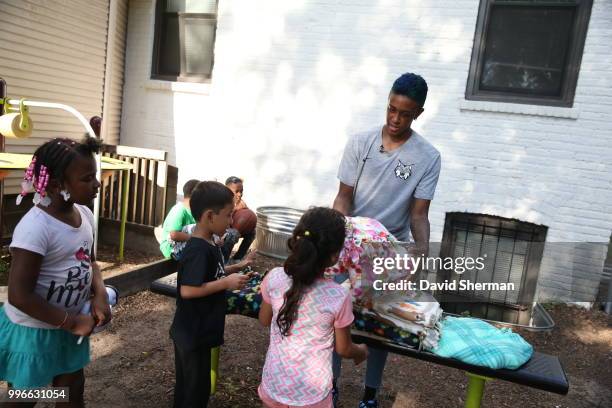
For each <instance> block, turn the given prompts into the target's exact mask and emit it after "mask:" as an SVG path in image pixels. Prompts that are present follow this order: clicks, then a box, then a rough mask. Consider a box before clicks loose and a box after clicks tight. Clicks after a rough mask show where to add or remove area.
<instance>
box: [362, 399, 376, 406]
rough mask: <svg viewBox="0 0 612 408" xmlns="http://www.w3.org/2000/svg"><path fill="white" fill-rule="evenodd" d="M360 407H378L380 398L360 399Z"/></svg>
mask: <svg viewBox="0 0 612 408" xmlns="http://www.w3.org/2000/svg"><path fill="white" fill-rule="evenodd" d="M359 408H378V400H375V399H373V400H369V401H360V402H359Z"/></svg>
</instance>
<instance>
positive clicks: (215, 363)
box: [210, 347, 220, 395]
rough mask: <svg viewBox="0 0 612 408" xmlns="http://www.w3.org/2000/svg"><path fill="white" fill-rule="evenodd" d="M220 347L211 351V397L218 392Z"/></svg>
mask: <svg viewBox="0 0 612 408" xmlns="http://www.w3.org/2000/svg"><path fill="white" fill-rule="evenodd" d="M219 351H220V350H219V347H215V348H213V349H211V350H210V395H213V394H214V393H215V391H217V378H218V377H219Z"/></svg>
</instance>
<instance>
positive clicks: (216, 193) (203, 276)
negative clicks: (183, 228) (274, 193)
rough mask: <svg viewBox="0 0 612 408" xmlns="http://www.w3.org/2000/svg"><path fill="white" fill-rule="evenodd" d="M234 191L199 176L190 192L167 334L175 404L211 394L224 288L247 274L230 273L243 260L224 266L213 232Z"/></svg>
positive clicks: (223, 223)
mask: <svg viewBox="0 0 612 408" xmlns="http://www.w3.org/2000/svg"><path fill="white" fill-rule="evenodd" d="M233 200H234V194H233V193H232V191H231V190H230V189H229V188H227V187H226V186H224V185H223V184H221V183H217V182H215V181H204V182H201V183H199V184H198V185H197V186H196V187H195V189H194V190H193V192H192V194H191V202H190V206H191V212H192V214H193V217H194V218H195V220H196V222H197V224H196V227H195V229H194V231H193V234H192V236H191V238H190V239H189V241H188V242H187V245H186V246H185V248H184V249H183V252H182V255H181V260H180V262H179V267H178V280H177V291H178V293H177V300H176V313H175V315H174V321H173V322H172V326H171V327H170V337H171V338H172V340H174V357H175V368H176V385H175V388H174V407H175V408H183V407H198V408H200V407H206V406H207V405H208V398H209V396H210V350H211V348H213V347H217V346H220V345H221V344H223V331H224V328H225V309H226V300H225V291H226V290H234V289H240V288H242V287H243V286H244V285H245V284H246V282H247V281H248V279H249V278H248V276H247V275H243V274H239V273H234V274H232V272H238V271H239V270H240V269H242V268H243V267H244V266H246V262H243V263H245V265H243V264H242V263H241V264H236V265H232V266H228V267H227V268H226V269H225V270H224V268H223V255H222V254H221V249H220V248H219V247H218V246H217V245H215V243H214V241H213V234H217V235H222V234H223V233H224V232H225V230H226V229H227V228H228V227H229V225H230V224H231V222H232V210H233V208H234V203H233Z"/></svg>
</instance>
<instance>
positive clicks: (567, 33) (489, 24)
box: [465, 0, 593, 107]
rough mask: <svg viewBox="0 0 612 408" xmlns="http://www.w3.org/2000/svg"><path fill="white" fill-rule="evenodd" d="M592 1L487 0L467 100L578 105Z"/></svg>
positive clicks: (483, 0) (482, 6) (480, 16)
mask: <svg viewBox="0 0 612 408" xmlns="http://www.w3.org/2000/svg"><path fill="white" fill-rule="evenodd" d="M592 4H593V1H592V0H481V1H480V10H479V12H478V21H477V25H476V34H475V36H474V48H473V50H472V61H471V64H470V72H469V77H468V83H467V89H466V95H465V97H466V99H475V100H488V101H496V102H511V103H526V104H535V105H552V106H568V107H569V106H572V105H573V103H574V92H575V90H576V81H577V80H578V71H579V69H580V60H581V59H582V50H583V48H584V40H585V37H586V32H587V26H588V22H589V16H590V14H591V6H592Z"/></svg>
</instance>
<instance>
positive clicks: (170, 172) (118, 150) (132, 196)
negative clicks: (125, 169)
mask: <svg viewBox="0 0 612 408" xmlns="http://www.w3.org/2000/svg"><path fill="white" fill-rule="evenodd" d="M103 154H104V155H105V156H109V157H113V158H116V159H120V160H124V161H127V162H130V163H132V164H133V166H134V167H133V168H132V170H130V171H129V173H128V175H127V177H124V175H122V174H121V172H113V173H112V174H110V175H106V177H104V175H103V180H102V187H101V189H100V197H101V202H100V216H101V217H103V218H109V219H113V220H120V218H121V207H122V204H123V203H122V202H121V191H122V189H123V187H124V186H123V184H124V183H125V180H127V183H128V184H127V186H128V195H127V200H126V201H127V206H128V207H127V221H128V222H133V223H137V224H143V225H151V226H157V225H160V224H161V223H163V221H164V217H165V216H166V214H167V213H168V211H169V210H170V208H171V207H172V206H173V205H174V203H175V202H176V184H177V177H178V169H177V168H176V167H174V166H171V165H169V164H168V163H167V162H166V152H164V151H161V150H153V149H143V148H136V147H129V146H114V145H104V147H103Z"/></svg>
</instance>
